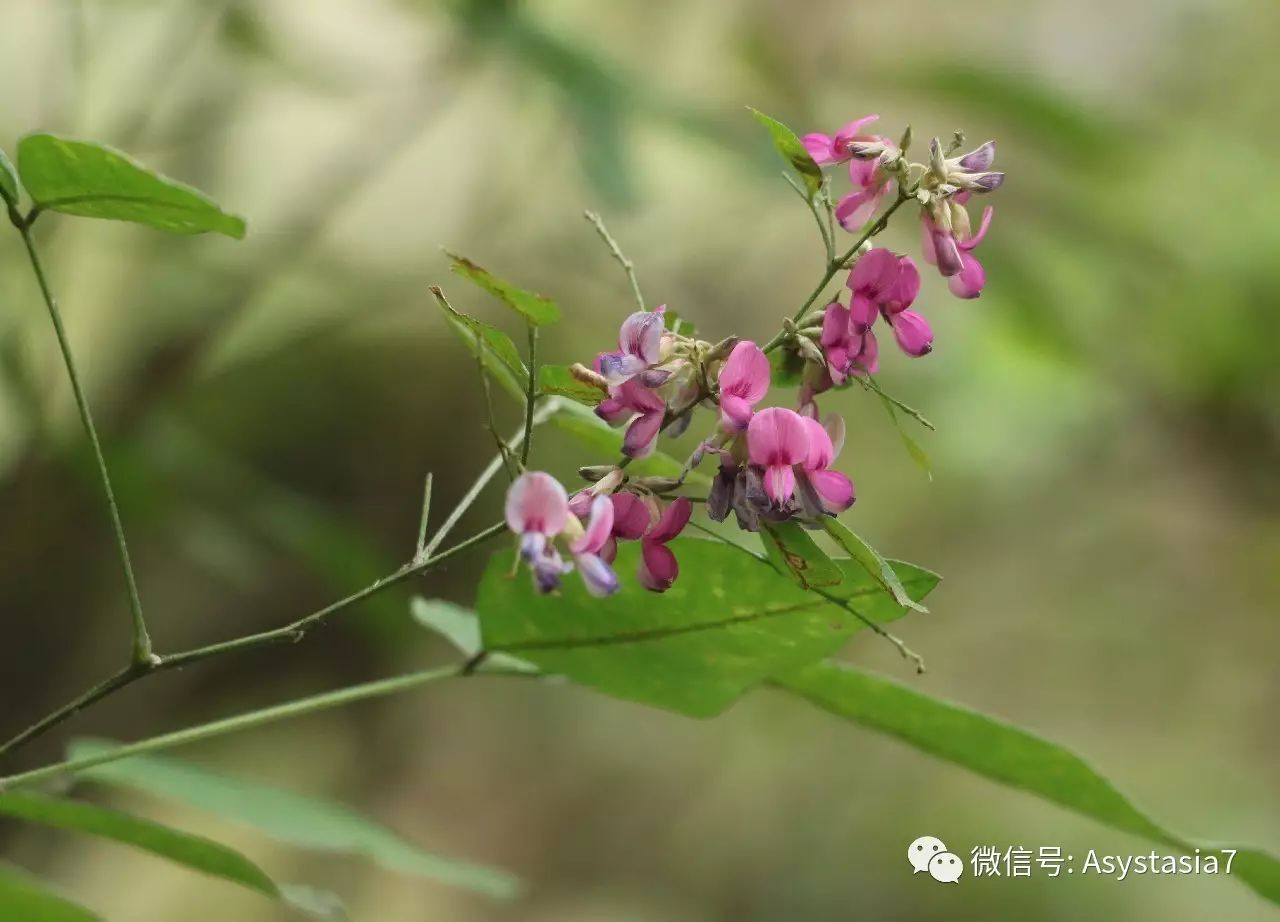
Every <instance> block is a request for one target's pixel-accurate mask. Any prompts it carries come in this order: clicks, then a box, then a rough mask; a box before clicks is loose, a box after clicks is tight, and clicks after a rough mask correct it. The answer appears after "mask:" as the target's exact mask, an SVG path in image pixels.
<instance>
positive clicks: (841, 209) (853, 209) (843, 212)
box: [835, 186, 888, 233]
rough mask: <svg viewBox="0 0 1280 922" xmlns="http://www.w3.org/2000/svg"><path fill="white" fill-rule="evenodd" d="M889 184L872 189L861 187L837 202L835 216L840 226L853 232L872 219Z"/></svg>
mask: <svg viewBox="0 0 1280 922" xmlns="http://www.w3.org/2000/svg"><path fill="white" fill-rule="evenodd" d="M887 189H888V187H887V186H881V187H878V188H871V189H859V190H858V191H857V192H850V193H849V194H848V195H846V196H844V197H843V198H841V199H840V201H838V202H836V211H835V216H836V220H837V221H839V222H840V226H841V227H843V228H844V229H845V230H847V231H849V232H850V233H853V232H855V231H858V230H860V229H861V228H862V225H864V224H866V223H867V222H868V221H870V220H871V216H872V215H873V214H875V213H876V209H878V208H879V207H880V199H881V198H883V197H884V193H885V191H886V190H887Z"/></svg>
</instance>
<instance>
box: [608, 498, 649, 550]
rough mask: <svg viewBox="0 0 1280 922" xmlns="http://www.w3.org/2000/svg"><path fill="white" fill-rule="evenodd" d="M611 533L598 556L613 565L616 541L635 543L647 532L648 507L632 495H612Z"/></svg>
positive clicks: (616, 548)
mask: <svg viewBox="0 0 1280 922" xmlns="http://www.w3.org/2000/svg"><path fill="white" fill-rule="evenodd" d="M609 499H610V500H611V501H612V502H613V531H612V533H611V534H610V536H609V540H608V541H606V542H605V544H604V547H603V548H602V549H601V551H600V556H601V557H603V558H604V559H605V560H606V561H608V562H609V563H613V561H614V558H616V557H617V556H618V541H619V539H621V540H623V541H637V540H639V539H640V538H641V537H643V536H644V533H645V532H646V531H648V530H649V525H650V523H651V519H650V515H649V505H648V504H647V503H646V502H645V501H644V500H642V499H641V498H640V497H638V496H636V495H635V494H634V493H614V494H613V495H612V496H610V497H609Z"/></svg>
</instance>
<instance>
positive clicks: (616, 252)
mask: <svg viewBox="0 0 1280 922" xmlns="http://www.w3.org/2000/svg"><path fill="white" fill-rule="evenodd" d="M582 216H583V217H584V218H586V219H587V220H588V221H590V222H591V223H592V225H593V226H594V227H595V229H596V233H597V234H599V235H600V239H601V240H603V241H604V242H605V246H607V247H608V248H609V252H610V253H612V254H613V258H614V259H616V260H617V261H618V264H619V265H620V266H622V271H623V272H625V273H626V274H627V281H629V282H630V283H631V294H632V295H633V296H634V297H635V299H636V307H637V308H638V309H639V310H642V311H643V310H648V308H646V307H645V303H644V295H642V294H641V293H640V282H639V280H637V279H636V266H635V263H633V262H632V261H631V260H629V259H627V257H626V256H624V255H623V254H622V248H621V247H619V246H618V241H616V240H614V239H613V235H612V234H610V233H609V230H608V228H606V227H605V226H604V219H603V218H601V217H600V215H598V214H596V213H595V212H594V211H584V212H583V213H582Z"/></svg>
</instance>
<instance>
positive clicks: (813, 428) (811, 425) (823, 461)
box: [803, 416, 836, 472]
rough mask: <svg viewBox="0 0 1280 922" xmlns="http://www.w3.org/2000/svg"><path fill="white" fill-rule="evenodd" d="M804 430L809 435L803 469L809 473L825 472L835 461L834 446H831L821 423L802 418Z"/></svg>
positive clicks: (809, 418) (829, 437)
mask: <svg viewBox="0 0 1280 922" xmlns="http://www.w3.org/2000/svg"><path fill="white" fill-rule="evenodd" d="M803 419H804V427H805V430H806V431H807V432H808V433H809V453H808V454H807V455H806V456H805V459H804V462H803V464H804V469H805V470H806V471H809V472H813V471H825V470H826V469H827V467H829V466H830V464H831V462H832V461H833V460H835V456H836V450H835V446H834V445H832V444H831V436H830V435H828V434H827V430H826V429H824V428H823V427H822V423H820V422H818V421H817V420H816V419H812V418H811V417H808V416H806V417H803Z"/></svg>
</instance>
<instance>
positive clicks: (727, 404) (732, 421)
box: [720, 393, 751, 432]
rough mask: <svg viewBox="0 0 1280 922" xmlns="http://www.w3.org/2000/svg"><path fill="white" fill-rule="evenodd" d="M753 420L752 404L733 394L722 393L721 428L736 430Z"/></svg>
mask: <svg viewBox="0 0 1280 922" xmlns="http://www.w3.org/2000/svg"><path fill="white" fill-rule="evenodd" d="M750 422H751V404H749V403H747V401H745V400H743V399H742V398H741V397H736V396H734V395H733V394H723V393H722V394H721V395H720V428H722V429H723V430H724V431H725V432H735V431H737V430H741V429H745V428H747V424H748V423H750Z"/></svg>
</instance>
